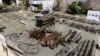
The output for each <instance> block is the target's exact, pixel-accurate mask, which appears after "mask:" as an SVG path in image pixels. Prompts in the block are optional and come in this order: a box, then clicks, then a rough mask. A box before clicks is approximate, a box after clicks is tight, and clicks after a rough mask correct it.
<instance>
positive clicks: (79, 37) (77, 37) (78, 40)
mask: <svg viewBox="0 0 100 56" xmlns="http://www.w3.org/2000/svg"><path fill="white" fill-rule="evenodd" d="M81 39H82V35H81V32H78V33H77V35H76V36H75V37H74V38H73V39H72V41H73V42H75V43H79V42H80V41H81Z"/></svg>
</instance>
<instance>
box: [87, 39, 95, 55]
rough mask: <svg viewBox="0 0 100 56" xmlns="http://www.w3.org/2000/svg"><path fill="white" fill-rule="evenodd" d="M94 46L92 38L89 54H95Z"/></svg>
mask: <svg viewBox="0 0 100 56" xmlns="http://www.w3.org/2000/svg"><path fill="white" fill-rule="evenodd" d="M95 47H96V42H95V40H93V41H92V45H91V49H90V53H89V56H95Z"/></svg>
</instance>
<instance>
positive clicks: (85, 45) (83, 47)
mask: <svg viewBox="0 0 100 56" xmlns="http://www.w3.org/2000/svg"><path fill="white" fill-rule="evenodd" d="M87 44H88V41H85V43H84V45H83V46H82V49H81V51H80V53H79V54H78V56H83V54H84V51H85V48H86V47H87Z"/></svg>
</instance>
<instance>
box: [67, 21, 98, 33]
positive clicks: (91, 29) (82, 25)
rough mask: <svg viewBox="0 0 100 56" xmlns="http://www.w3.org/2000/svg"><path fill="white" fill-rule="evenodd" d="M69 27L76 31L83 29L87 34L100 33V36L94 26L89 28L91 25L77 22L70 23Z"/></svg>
mask: <svg viewBox="0 0 100 56" xmlns="http://www.w3.org/2000/svg"><path fill="white" fill-rule="evenodd" d="M68 23H69V24H68V25H69V26H71V27H74V28H76V29H81V30H84V31H86V32H90V33H93V34H96V33H98V34H99V29H96V28H95V27H93V26H89V25H84V24H79V23H75V22H72V23H70V22H68Z"/></svg>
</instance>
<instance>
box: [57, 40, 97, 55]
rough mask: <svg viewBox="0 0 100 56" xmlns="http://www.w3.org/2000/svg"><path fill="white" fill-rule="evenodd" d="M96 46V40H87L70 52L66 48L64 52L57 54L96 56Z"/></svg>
mask: <svg viewBox="0 0 100 56" xmlns="http://www.w3.org/2000/svg"><path fill="white" fill-rule="evenodd" d="M95 46H96V42H95V41H94V40H93V41H91V40H85V41H83V42H81V43H79V45H78V46H76V48H75V49H74V50H72V51H70V52H68V50H66V51H67V52H65V50H64V52H61V51H60V53H59V54H57V55H56V56H95ZM62 50H63V49H62ZM65 54H66V55H65Z"/></svg>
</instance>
